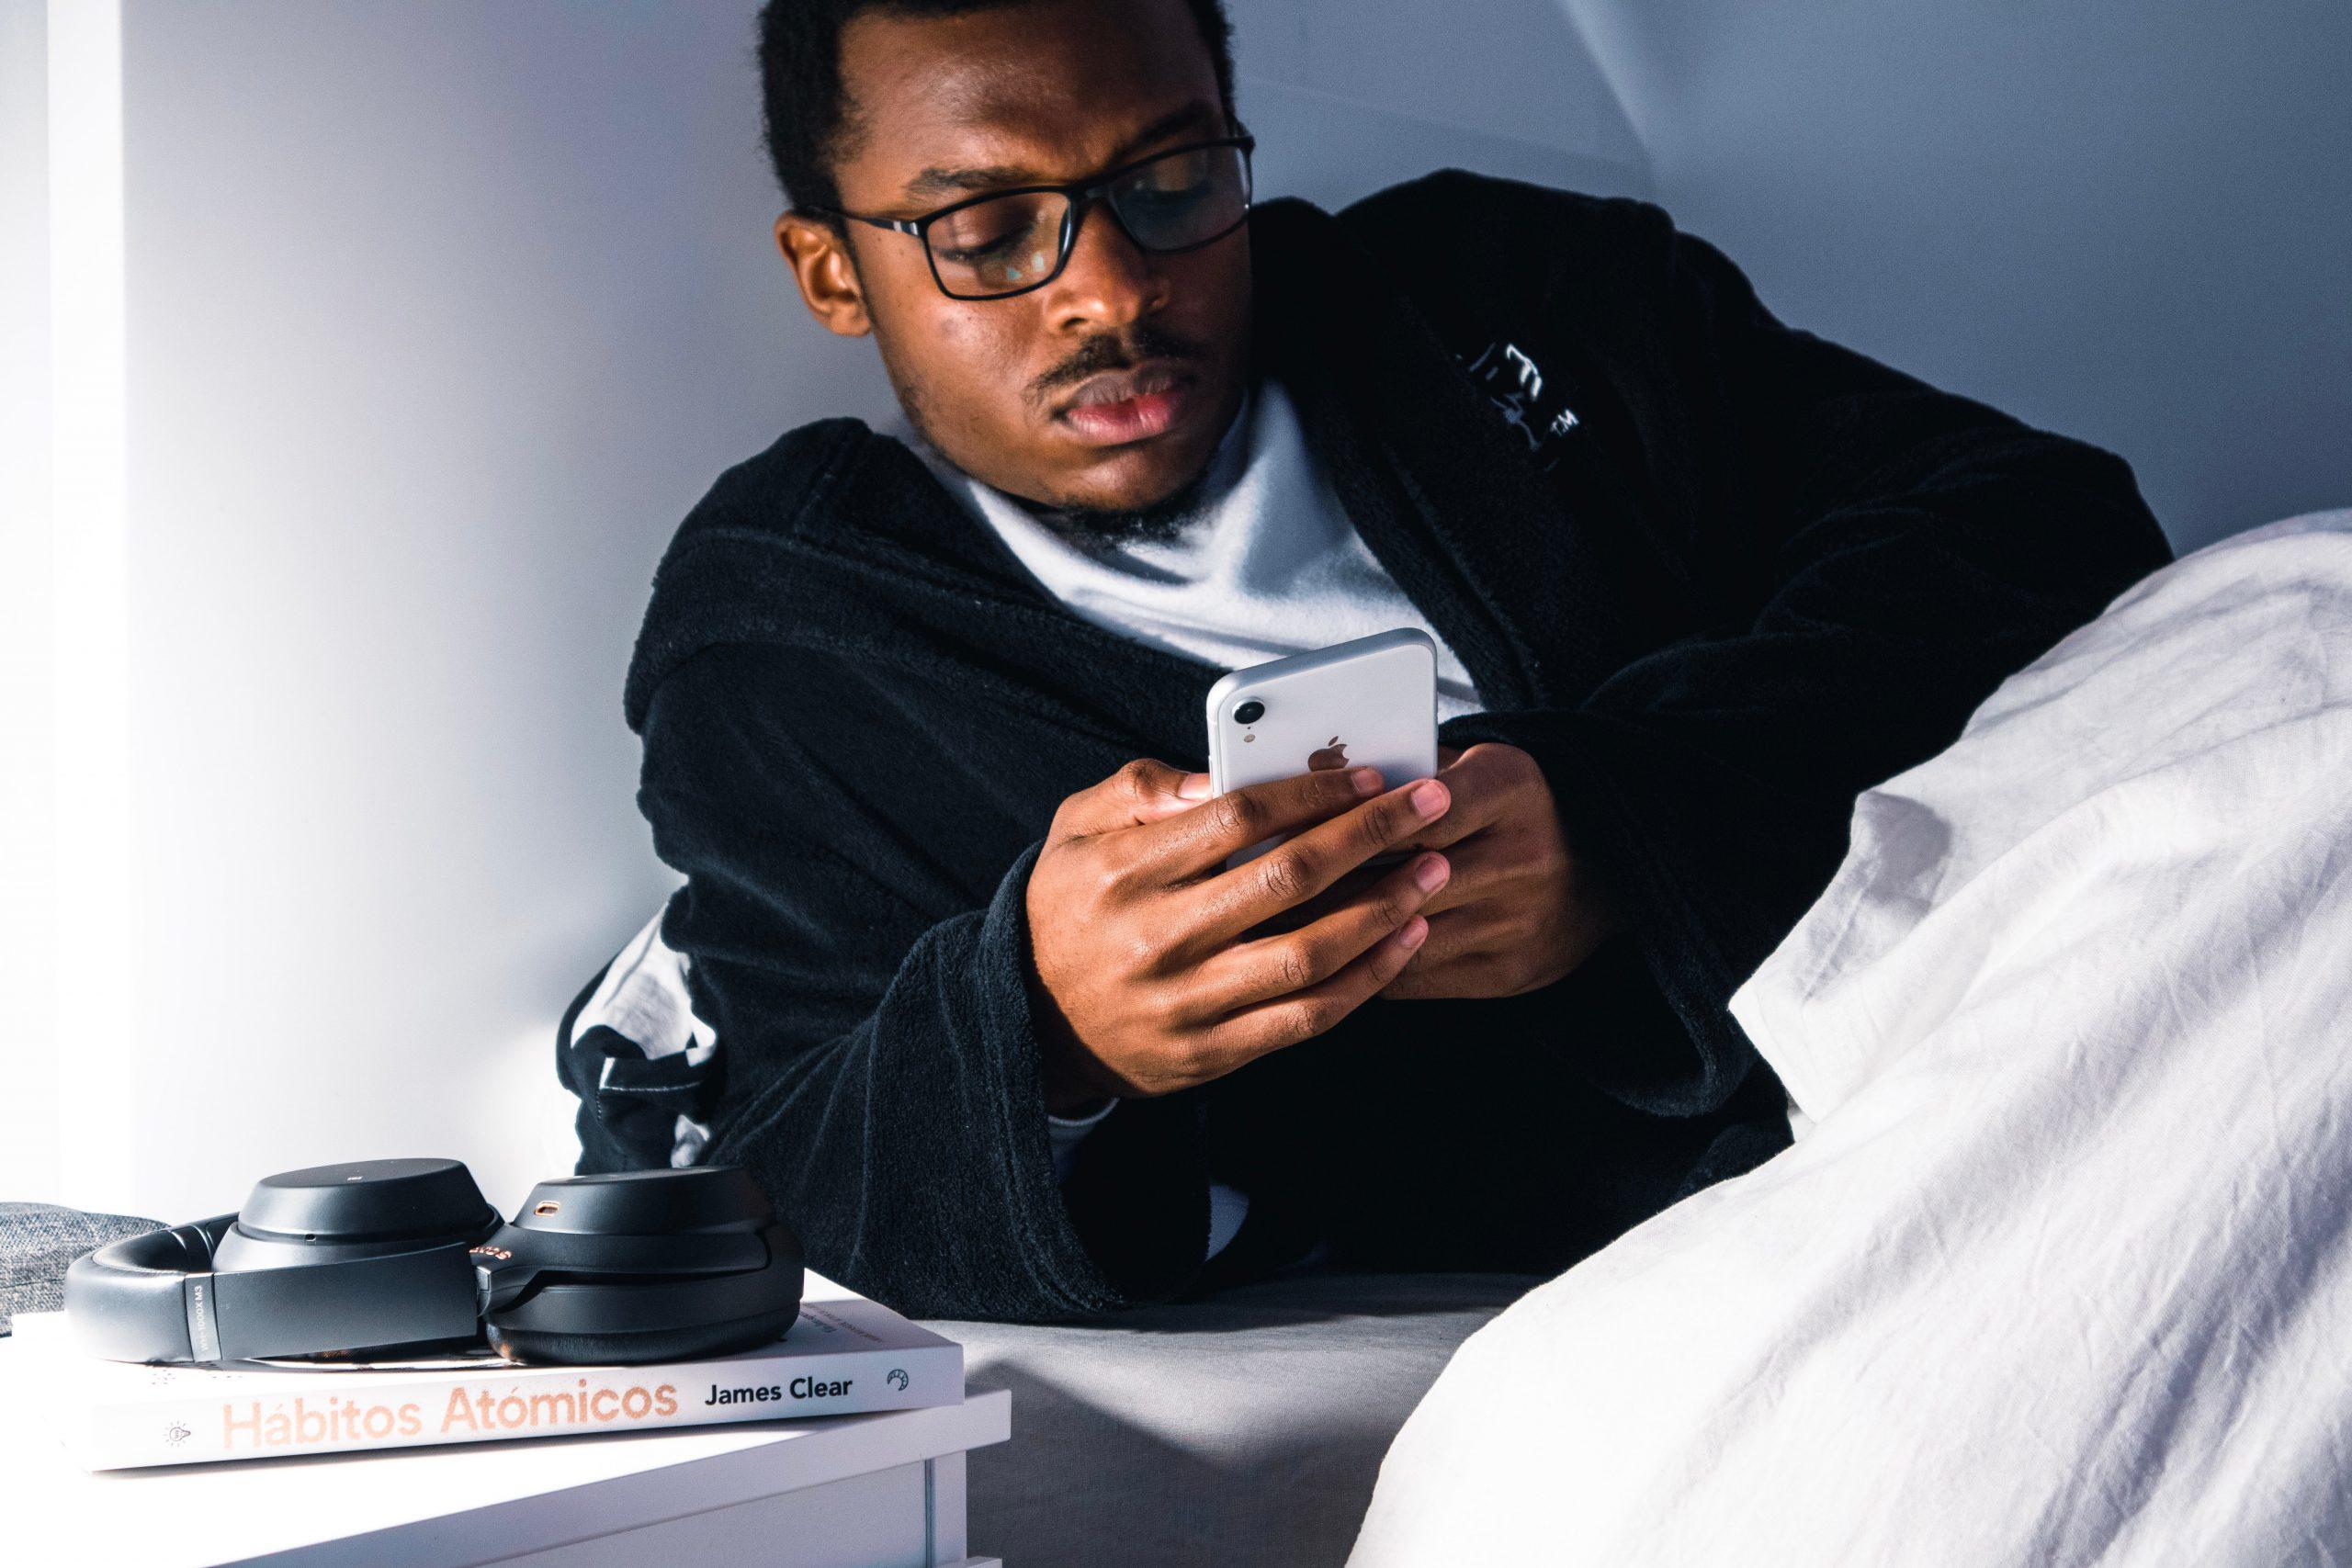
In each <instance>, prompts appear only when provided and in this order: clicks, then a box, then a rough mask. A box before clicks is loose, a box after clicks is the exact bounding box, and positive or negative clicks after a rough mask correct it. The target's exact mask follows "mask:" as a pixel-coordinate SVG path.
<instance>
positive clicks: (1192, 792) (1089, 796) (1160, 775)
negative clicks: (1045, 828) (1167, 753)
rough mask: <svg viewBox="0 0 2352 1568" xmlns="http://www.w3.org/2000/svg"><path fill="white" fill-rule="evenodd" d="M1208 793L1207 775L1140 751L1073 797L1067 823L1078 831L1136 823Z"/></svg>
mask: <svg viewBox="0 0 2352 1568" xmlns="http://www.w3.org/2000/svg"><path fill="white" fill-rule="evenodd" d="M1208 797H1209V776H1208V774H1206V773H1186V772H1184V770H1183V769H1182V768H1173V767H1170V766H1169V765H1168V764H1167V763H1166V762H1162V761H1157V760H1155V759H1153V758H1150V757H1138V758H1136V760H1135V761H1132V762H1129V763H1128V764H1127V765H1126V766H1125V767H1124V768H1121V769H1120V770H1119V771H1118V772H1117V773H1113V774H1112V775H1111V776H1110V777H1109V778H1107V779H1104V780H1103V782H1102V783H1101V784H1096V785H1095V786H1094V787H1093V788H1091V789H1088V790H1081V791H1080V793H1079V794H1077V795H1072V796H1071V797H1070V799H1069V805H1070V806H1071V807H1076V809H1075V810H1074V811H1073V812H1071V814H1070V816H1071V820H1070V822H1069V829H1070V831H1072V832H1075V833H1079V834H1091V833H1109V832H1114V831H1116V830H1117V829H1121V828H1137V827H1141V826H1143V825H1144V824H1146V823H1148V822H1157V821H1159V820H1160V819H1161V818H1167V817H1173V816H1175V815H1176V814H1177V813H1178V812H1180V811H1190V810H1191V809H1192V808H1193V807H1195V806H1198V805H1199V804H1200V803H1201V802H1202V801H1204V800H1206V799H1207V798H1208Z"/></svg>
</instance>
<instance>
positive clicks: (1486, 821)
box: [1413, 746, 1515, 850]
mask: <svg viewBox="0 0 2352 1568" xmlns="http://www.w3.org/2000/svg"><path fill="white" fill-rule="evenodd" d="M1437 776H1438V781H1439V782H1440V783H1442V784H1444V785H1445V787H1446V788H1447V789H1449V790H1452V791H1453V810H1451V811H1449V812H1447V813H1446V814H1445V816H1444V817H1443V818H1441V819H1440V820H1438V821H1437V822H1434V823H1432V824H1430V829H1429V830H1428V831H1427V832H1424V833H1421V834H1420V835H1419V836H1418V837H1416V838H1415V839H1414V840H1413V847H1414V848H1416V849H1423V850H1442V849H1444V848H1446V847H1447V846H1448V845H1451V844H1457V843H1460V842H1461V841H1462V840H1464V839H1466V838H1468V837H1469V836H1470V835H1471V834H1473V833H1475V832H1477V831H1478V830H1479V829H1482V828H1490V827H1492V826H1494V824H1495V822H1496V821H1497V820H1498V818H1500V817H1501V816H1502V814H1503V811H1504V808H1505V807H1507V806H1508V805H1509V804H1510V785H1511V784H1512V783H1513V781H1514V777H1515V775H1512V774H1511V773H1510V772H1509V770H1508V764H1507V762H1506V760H1505V759H1503V758H1502V757H1500V756H1498V754H1497V753H1496V752H1495V751H1493V750H1485V749H1481V748H1479V747H1476V746H1474V747H1472V748H1471V749H1470V750H1467V751H1464V752H1460V753H1458V754H1457V755H1456V757H1455V759H1454V761H1452V762H1450V763H1448V764H1447V765H1445V766H1444V767H1442V768H1440V769H1439V770H1438V773H1437Z"/></svg>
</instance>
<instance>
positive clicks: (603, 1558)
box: [0, 1339, 1012, 1568]
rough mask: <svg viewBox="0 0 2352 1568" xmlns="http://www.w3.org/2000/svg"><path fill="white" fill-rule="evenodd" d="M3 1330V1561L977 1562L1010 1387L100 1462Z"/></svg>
mask: <svg viewBox="0 0 2352 1568" xmlns="http://www.w3.org/2000/svg"><path fill="white" fill-rule="evenodd" d="M25 1371H26V1369H25V1367H24V1366H23V1365H22V1364H21V1362H20V1361H19V1360H18V1345H17V1341H16V1340H14V1339H0V1543H5V1544H0V1556H5V1557H6V1560H7V1561H8V1562H10V1563H12V1564H23V1565H24V1568H50V1565H51V1564H58V1565H60V1568H63V1565H66V1564H72V1565H74V1568H107V1565H111V1564H116V1563H120V1564H123V1565H124V1568H132V1565H136V1568H198V1565H203V1568H210V1565H212V1564H218V1563H232V1562H235V1563H245V1562H266V1563H271V1564H284V1565H287V1568H293V1565H295V1564H300V1565H302V1568H327V1565H329V1564H333V1565H335V1568H393V1565H398V1568H460V1565H468V1564H479V1563H492V1562H497V1563H511V1564H516V1565H523V1564H527V1565H528V1568H648V1565H649V1564H650V1565H652V1568H694V1565H699V1564H712V1565H718V1564H727V1565H729V1568H733V1565H735V1564H745V1565H750V1564H763V1565H764V1564H775V1565H776V1568H948V1565H951V1564H956V1565H962V1568H978V1564H981V1563H993V1562H994V1561H995V1560H994V1559H992V1558H972V1557H968V1556H967V1555H966V1550H967V1549H966V1546H965V1540H964V1454H965V1452H966V1450H970V1449H976V1448H981V1447H984V1446H986V1445H987V1444H989V1443H1001V1442H1002V1441H1004V1440H1005V1439H1006V1438H1008V1437H1010V1436H1011V1435H1012V1396H1011V1395H1009V1394H1006V1393H982V1394H975V1395H974V1396H973V1397H971V1398H970V1399H967V1400H966V1401H965V1402H964V1403H963V1404H951V1405H942V1406H939V1407H937V1408H934V1409H930V1410H901V1411H891V1412H888V1413H885V1414H881V1415H876V1416H836V1417H831V1418H829V1419H821V1420H810V1421H763V1422H753V1423H747V1424H743V1425H740V1426H728V1427H696V1428H688V1429H684V1430H678V1431H667V1432H641V1433H629V1434H616V1435H613V1436H607V1437H586V1438H543V1439H538V1440H525V1441H515V1442H503V1443H480V1444H472V1445H467V1446H461V1447H452V1448H426V1449H409V1450H400V1451H394V1452H383V1453H365V1454H322V1455H319V1456H316V1457H313V1458H309V1459H288V1460H258V1461H244V1462H240V1463H236V1464H212V1465H191V1466H182V1467H179V1468H176V1469H170V1470H148V1471H120V1472H110V1473H107V1474H101V1475H92V1474H90V1473H88V1472H85V1471H83V1470H82V1469H81V1468H80V1467H78V1466H77V1465H75V1464H74V1462H73V1461H71V1460H69V1459H68V1458H67V1457H66V1456H65V1452H64V1450H62V1449H61V1448H60V1447H59V1446H58V1445H57V1443H56V1442H55V1441H54V1440H53V1439H51V1438H49V1437H48V1436H47V1434H46V1433H45V1432H44V1431H43V1430H42V1429H40V1426H39V1424H38V1422H37V1421H35V1420H31V1419H28V1410H27V1405H28V1398H27V1393H26V1390H25V1387H24V1382H25V1378H24V1373H25Z"/></svg>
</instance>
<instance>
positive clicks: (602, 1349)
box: [482, 1299, 800, 1367]
mask: <svg viewBox="0 0 2352 1568" xmlns="http://www.w3.org/2000/svg"><path fill="white" fill-rule="evenodd" d="M504 1315H505V1314H496V1315H494V1316H493V1317H492V1318H491V1319H489V1320H486V1321H485V1322H484V1323H483V1325H482V1332H483V1334H484V1336H485V1337H487V1338H488V1339H489V1340H490V1348H492V1349H493V1350H495V1351H497V1352H498V1353H499V1354H500V1355H501V1356H503V1357H505V1358H506V1359H508V1360H510V1361H524V1362H534V1363H538V1364H542V1365H553V1366H566V1367H584V1366H601V1365H605V1364H611V1365H616V1366H641V1365H644V1364H645V1363H647V1362H649V1361H684V1360H691V1359H695V1358H697V1357H702V1356H724V1355H727V1354H729V1352H731V1351H736V1350H748V1349H750V1348H752V1346H754V1345H765V1344H768V1343H769V1342H771V1341H773V1340H776V1339H781V1338H783V1337H784V1336H785V1334H786V1331H787V1330H789V1329H790V1328H791V1327H792V1325H793V1324H794V1323H795V1322H796V1321H797V1320H798V1318H799V1316H800V1303H799V1302H798V1301H797V1299H796V1300H795V1301H794V1302H793V1303H792V1305H791V1306H790V1307H789V1308H787V1309H785V1310H783V1311H778V1312H768V1313H763V1314H760V1315H758V1316H756V1317H747V1318H734V1319H730V1320H729V1321H727V1322H724V1323H699V1324H688V1325H683V1326H680V1327H674V1328H649V1329H639V1330H636V1331H633V1332H632V1331H629V1330H619V1331H613V1332H600V1331H597V1330H593V1329H575V1330H571V1331H568V1332H567V1331H548V1330H534V1329H529V1328H512V1327H503V1326H501V1324H500V1322H499V1319H500V1318H502V1317H503V1316H504Z"/></svg>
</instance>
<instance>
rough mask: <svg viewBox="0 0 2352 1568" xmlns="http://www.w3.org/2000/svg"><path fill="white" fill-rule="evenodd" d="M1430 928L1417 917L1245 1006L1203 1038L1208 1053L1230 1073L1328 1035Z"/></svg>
mask: <svg viewBox="0 0 2352 1568" xmlns="http://www.w3.org/2000/svg"><path fill="white" fill-rule="evenodd" d="M1429 929H1430V928H1429V922H1428V921H1427V920H1424V919H1421V917H1420V916H1419V915H1415V916H1414V917H1413V918H1412V919H1408V920H1407V921H1406V922H1405V923H1404V924H1403V925H1401V926H1399V927H1398V928H1397V930H1396V931H1394V932H1392V933H1391V934H1389V935H1388V936H1385V937H1384V938H1382V939H1381V940H1380V941H1379V942H1376V943H1374V945H1373V947H1372V948H1371V949H1370V950H1369V951H1368V952H1365V953H1362V954H1359V955H1358V956H1357V958H1356V959H1355V960H1354V962H1352V963H1351V964H1348V965H1347V966H1346V967H1344V968H1342V969H1341V970H1340V972H1339V973H1338V974H1336V975H1334V976H1331V977H1330V978H1329V979H1328V980H1324V981H1321V982H1320V983H1318V984H1317V985H1313V986H1309V987H1306V989H1305V990H1303V991H1295V992H1293V993H1292V994H1291V995H1289V996H1287V997H1283V998H1279V999H1277V1000H1274V1001H1270V1002H1260V1003H1259V1004H1258V1005H1256V1006H1255V1007H1249V1008H1244V1009H1242V1010H1240V1011H1239V1012H1237V1013H1235V1014H1234V1015H1233V1016H1232V1017H1230V1018H1228V1019H1227V1020H1226V1021H1224V1022H1222V1023H1219V1024H1216V1026H1214V1027H1213V1028H1211V1029H1210V1030H1208V1031H1207V1032H1206V1033H1205V1034H1204V1035H1203V1036H1202V1042H1203V1050H1204V1054H1205V1055H1208V1056H1209V1057H1210V1058H1211V1059H1213V1060H1219V1061H1222V1062H1224V1063H1226V1064H1227V1065H1226V1066H1223V1067H1222V1069H1221V1070H1222V1071H1225V1072H1231V1071H1232V1070H1233V1069H1234V1068H1235V1067H1238V1066H1242V1065H1244V1064H1245V1063H1248V1062H1251V1061H1254V1060H1256V1059H1257V1058H1258V1057H1260V1056H1262V1055H1266V1054H1267V1053H1269V1052H1272V1051H1279V1050H1281V1049H1282V1048H1283V1047H1284V1046H1286V1045H1295V1044H1297V1043H1299V1042H1301V1041H1302V1040H1312V1039H1314V1038H1315V1037H1316V1036H1317V1035H1318V1034H1321V1033H1324V1032H1326V1031H1328V1030H1329V1029H1330V1028H1331V1026H1332V1025H1333V1024H1336V1023H1338V1022H1339V1021H1340V1020H1341V1019H1343V1018H1345V1017H1347V1016H1348V1014H1350V1013H1351V1012H1353V1011H1355V1010H1356V1009H1358V1008H1359V1007H1362V1006H1363V1004H1364V1003H1365V1002H1366V1001H1367V1000H1369V999H1370V998H1373V997H1374V996H1376V995H1378V994H1379V992H1380V988H1381V987H1383V986H1385V985H1387V984H1388V983H1389V982H1390V981H1391V980H1393V979H1395V978H1396V977H1397V971H1398V970H1400V969H1402V968H1404V967H1405V964H1406V961H1407V960H1408V959H1410V958H1411V957H1412V956H1413V951H1414V949H1416V948H1418V947H1419V946H1420V944H1421V942H1422V941H1423V939H1425V938H1426V937H1427V936H1428V935H1429Z"/></svg>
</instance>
